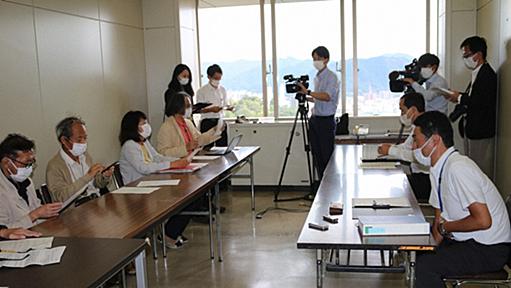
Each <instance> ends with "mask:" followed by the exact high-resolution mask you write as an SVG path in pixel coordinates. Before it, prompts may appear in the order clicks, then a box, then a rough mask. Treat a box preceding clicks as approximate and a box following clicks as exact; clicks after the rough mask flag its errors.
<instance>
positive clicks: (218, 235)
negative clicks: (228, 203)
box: [215, 183, 223, 262]
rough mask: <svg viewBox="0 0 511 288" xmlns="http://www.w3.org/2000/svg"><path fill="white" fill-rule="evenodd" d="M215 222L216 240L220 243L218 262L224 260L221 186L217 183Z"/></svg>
mask: <svg viewBox="0 0 511 288" xmlns="http://www.w3.org/2000/svg"><path fill="white" fill-rule="evenodd" d="M215 206H216V208H215V222H216V241H217V244H218V251H217V252H218V262H222V260H223V259H222V257H223V255H222V225H221V223H220V222H221V221H220V186H219V184H218V183H216V184H215Z"/></svg>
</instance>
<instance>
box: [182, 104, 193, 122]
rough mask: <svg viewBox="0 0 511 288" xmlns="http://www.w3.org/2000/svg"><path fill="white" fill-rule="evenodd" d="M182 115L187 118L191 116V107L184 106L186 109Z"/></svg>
mask: <svg viewBox="0 0 511 288" xmlns="http://www.w3.org/2000/svg"><path fill="white" fill-rule="evenodd" d="M183 116H184V117H185V118H187V119H188V118H190V117H192V107H188V108H186V110H185V115H183Z"/></svg>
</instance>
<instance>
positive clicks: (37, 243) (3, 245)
mask: <svg viewBox="0 0 511 288" xmlns="http://www.w3.org/2000/svg"><path fill="white" fill-rule="evenodd" d="M52 243H53V237H41V238H28V239H20V240H9V241H0V250H1V251H6V250H7V251H15V252H28V251H29V250H31V249H32V250H33V249H46V248H51V245H52Z"/></svg>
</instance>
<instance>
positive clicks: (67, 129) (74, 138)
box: [46, 117, 113, 203]
mask: <svg viewBox="0 0 511 288" xmlns="http://www.w3.org/2000/svg"><path fill="white" fill-rule="evenodd" d="M56 132H57V139H58V140H59V142H60V144H61V149H60V150H59V152H58V153H57V154H56V155H55V156H54V157H53V158H52V159H51V160H50V161H49V162H48V166H47V168H46V182H47V184H48V189H49V191H50V193H51V194H52V197H53V199H54V200H55V199H57V200H59V201H66V200H67V199H69V198H70V197H71V196H73V195H74V194H75V193H77V192H79V191H82V192H84V193H83V194H84V195H83V197H84V199H79V200H78V201H79V203H82V202H83V201H87V200H89V199H92V198H95V197H98V196H100V195H101V193H100V189H106V187H107V186H108V184H109V183H110V181H111V180H112V173H113V167H112V168H110V169H109V170H107V171H103V170H104V169H105V167H104V166H103V165H101V164H99V163H95V164H93V162H92V157H91V156H90V155H89V154H88V153H87V129H86V128H85V122H83V121H82V120H81V119H80V118H77V117H68V118H65V119H64V120H62V121H60V122H59V124H57V127H56ZM105 192H106V191H105Z"/></svg>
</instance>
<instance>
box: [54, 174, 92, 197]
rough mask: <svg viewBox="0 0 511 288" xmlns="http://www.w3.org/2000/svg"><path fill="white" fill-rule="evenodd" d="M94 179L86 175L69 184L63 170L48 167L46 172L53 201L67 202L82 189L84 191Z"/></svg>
mask: <svg viewBox="0 0 511 288" xmlns="http://www.w3.org/2000/svg"><path fill="white" fill-rule="evenodd" d="M66 169H67V168H66ZM93 178H94V176H92V175H89V174H85V175H84V176H83V177H81V178H79V179H78V180H76V181H75V182H72V183H69V182H68V181H66V177H65V176H64V171H62V170H61V169H58V168H56V167H50V166H48V168H47V170H46V184H47V185H48V190H49V191H50V193H51V196H52V198H53V201H61V202H64V201H66V200H67V199H68V198H69V197H71V196H72V195H73V194H75V193H76V192H78V191H79V190H80V189H83V187H85V185H87V183H89V182H90V181H91V180H92V179H93Z"/></svg>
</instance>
